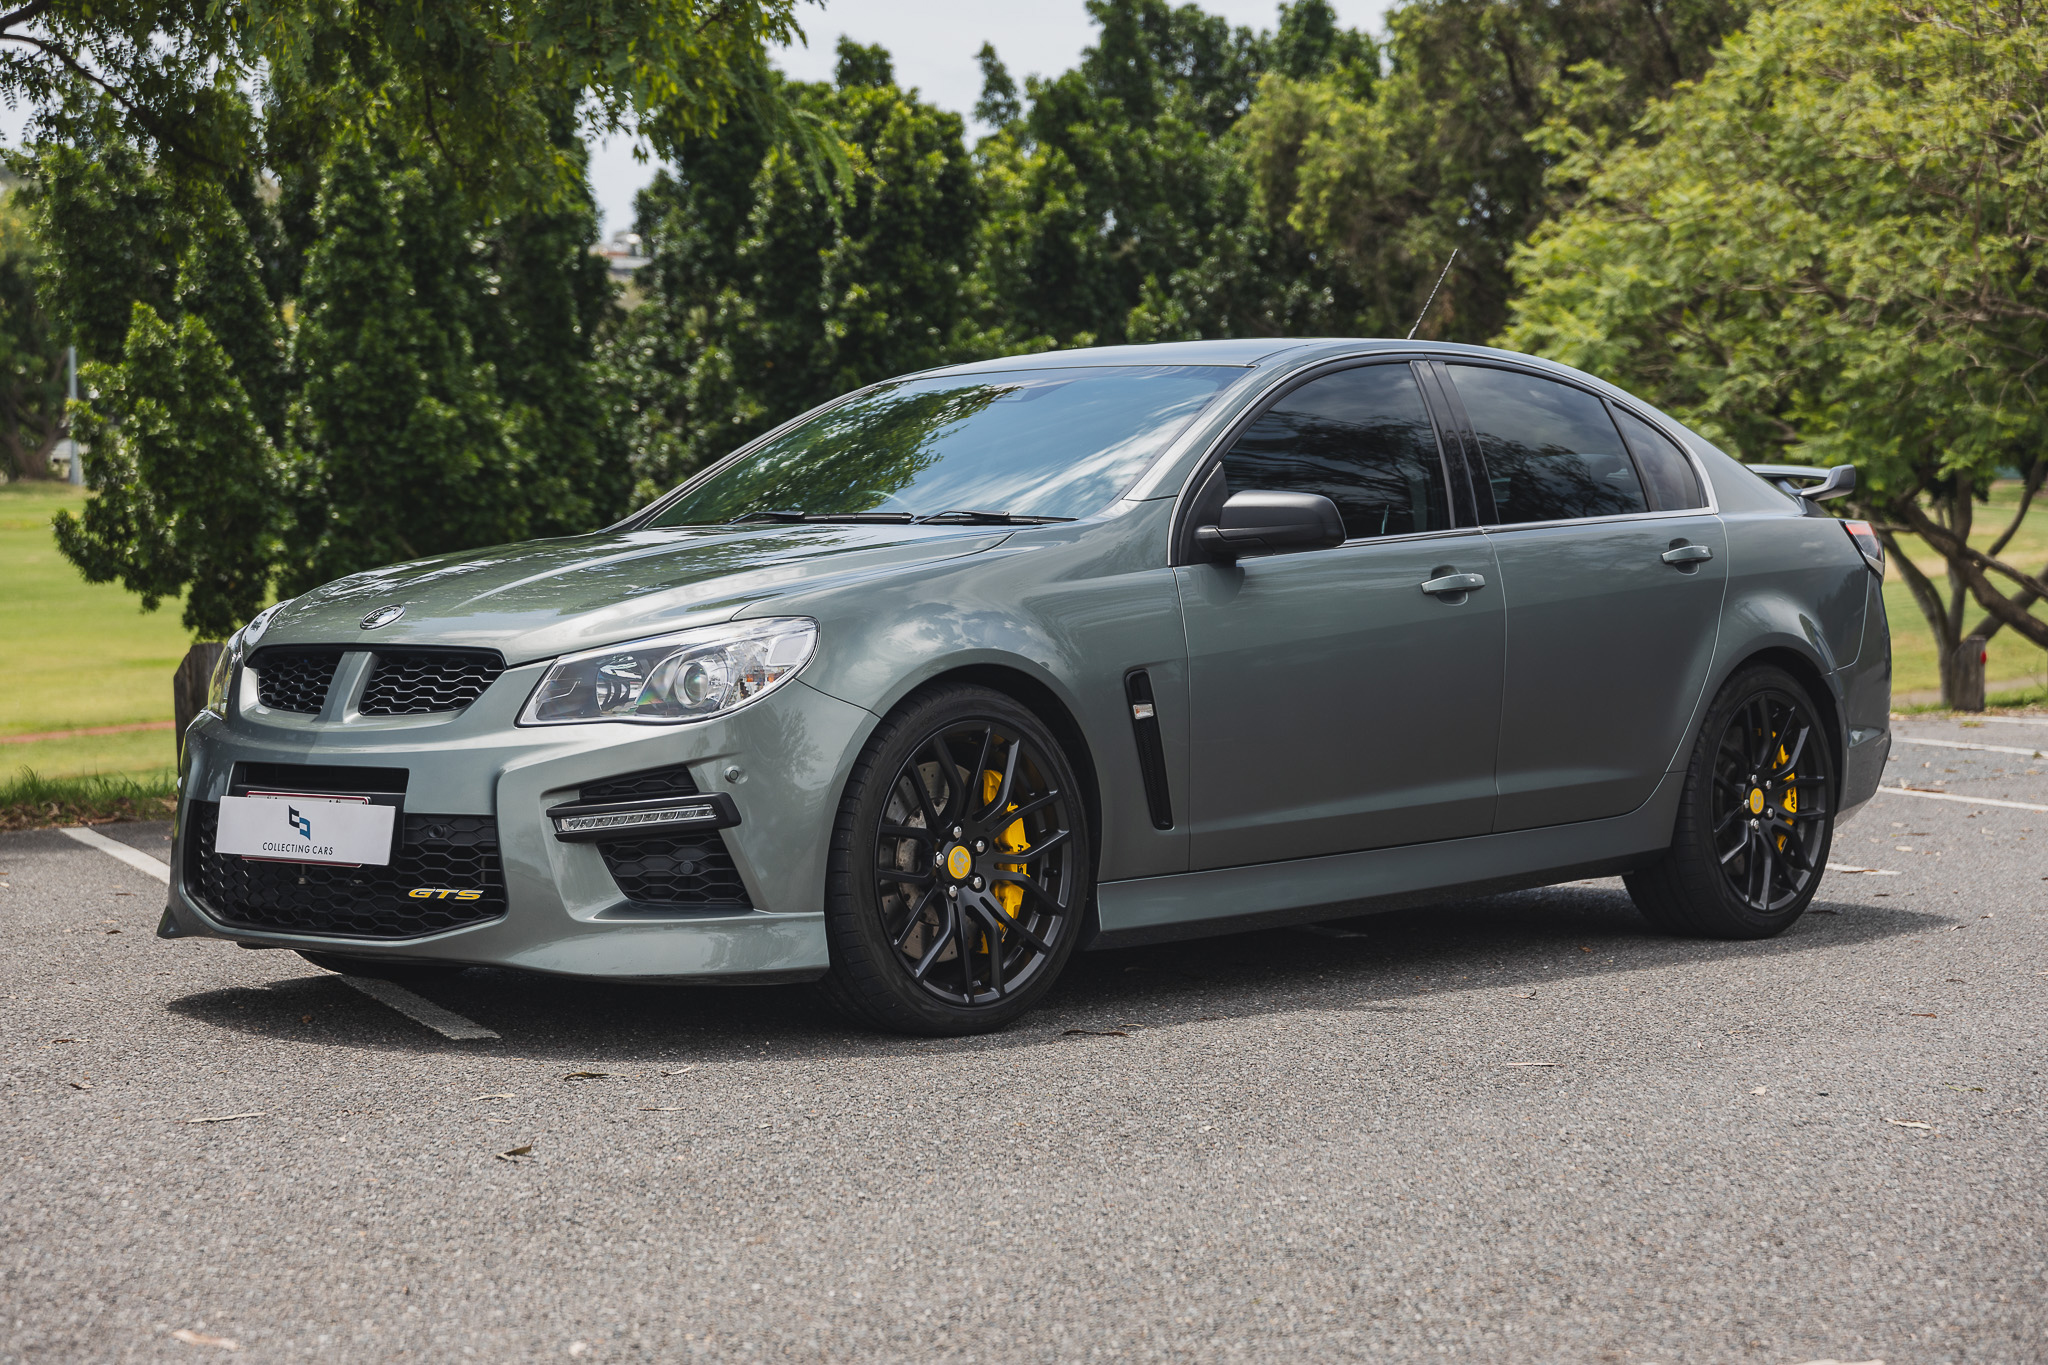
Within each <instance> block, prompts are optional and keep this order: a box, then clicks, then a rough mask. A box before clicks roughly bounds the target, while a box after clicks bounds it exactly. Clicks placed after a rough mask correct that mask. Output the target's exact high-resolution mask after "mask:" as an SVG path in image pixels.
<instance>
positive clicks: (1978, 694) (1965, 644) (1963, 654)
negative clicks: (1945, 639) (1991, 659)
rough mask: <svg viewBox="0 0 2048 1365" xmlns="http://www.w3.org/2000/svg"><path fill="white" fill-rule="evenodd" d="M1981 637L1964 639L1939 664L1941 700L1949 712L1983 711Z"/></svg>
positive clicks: (1982, 643)
mask: <svg viewBox="0 0 2048 1365" xmlns="http://www.w3.org/2000/svg"><path fill="white" fill-rule="evenodd" d="M1986 643H1987V642H1986V641H1985V639H1984V637H1983V636H1981V635H1965V636H1964V637H1963V638H1962V640H1961V641H1960V642H1959V643H1957V645H1956V647H1955V651H1954V652H1953V653H1951V654H1950V655H1949V656H1948V658H1947V659H1946V660H1944V661H1943V663H1944V666H1943V668H1942V679H1941V694H1942V700H1944V701H1946V702H1947V703H1948V705H1949V709H1950V710H1952V711H1982V710H1983V709H1984V657H1985V656H1984V646H1985V644H1986Z"/></svg>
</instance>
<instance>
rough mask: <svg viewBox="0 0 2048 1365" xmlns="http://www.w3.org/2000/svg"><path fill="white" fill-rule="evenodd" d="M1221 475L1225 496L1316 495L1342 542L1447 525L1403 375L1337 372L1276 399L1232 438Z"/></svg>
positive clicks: (1430, 436) (1438, 481)
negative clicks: (1333, 507) (1336, 523)
mask: <svg viewBox="0 0 2048 1365" xmlns="http://www.w3.org/2000/svg"><path fill="white" fill-rule="evenodd" d="M1223 472H1224V476H1225V478H1226V479H1227V480H1228V481H1229V491H1230V492H1232V493H1242V492H1247V491H1250V490H1253V489H1258V490H1261V491H1266V492H1275V493H1320V494H1322V495H1323V496H1324V497H1326V498H1328V499H1329V500H1330V501H1331V502H1334V503H1336V504H1337V511H1338V513H1339V514H1340V515H1341V516H1342V517H1343V518H1344V534H1345V536H1346V537H1347V538H1348V539H1351V540H1359V539H1363V538H1365V537H1368V536H1398V535H1408V534H1411V533H1414V532H1417V531H1444V530H1449V529H1450V525H1451V516H1450V501H1449V499H1448V498H1447V497H1446V496H1445V493H1444V467H1443V461H1442V459H1441V458H1439V456H1438V454H1437V445H1436V430H1435V428H1434V427H1432V426H1431V425H1430V421H1429V412H1428V410H1427V409H1426V408H1424V407H1423V405H1422V391H1421V390H1420V389H1419V388H1418V387H1417V386H1416V383H1415V376H1414V374H1413V373H1412V372H1411V371H1410V370H1409V368H1408V367H1407V366H1406V365H1398V364H1397V365H1361V366H1359V367H1357V368H1356V369H1349V370H1340V371H1338V372H1337V373H1336V374H1330V375H1324V376H1323V377H1322V378H1321V379H1314V380H1310V381H1309V382H1308V383H1306V384H1303V385H1302V386H1301V387H1300V388H1298V389H1295V390H1293V391H1292V392H1290V393H1287V394H1285V395H1283V396H1282V397H1281V398H1280V400H1279V401H1278V402H1276V403H1274V404H1273V406H1272V407H1270V408H1268V409H1267V410H1266V411H1265V412H1264V413H1263V414H1261V415H1260V417H1259V418H1258V420H1257V421H1255V422H1253V423H1252V424H1251V425H1250V426H1249V427H1247V428H1245V430H1244V434H1243V435H1241V436H1239V437H1238V438H1237V441H1236V443H1235V444H1234V445H1232V446H1231V448H1230V451H1229V453H1228V454H1226V455H1225V456H1224V457H1223Z"/></svg>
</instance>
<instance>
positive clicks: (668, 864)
mask: <svg viewBox="0 0 2048 1365" xmlns="http://www.w3.org/2000/svg"><path fill="white" fill-rule="evenodd" d="M698 795H701V793H700V792H699V791H698V789H697V784H696V783H695V782H693V781H691V779H690V770H689V769H688V768H685V767H682V766H680V765H678V766H676V767H673V768H652V769H649V770H647V771H645V772H637V773H625V774H623V775H621V776H619V777H608V778H605V779H604V780H603V781H600V782H589V783H585V784H584V785H583V786H582V787H581V788H579V789H578V791H577V797H578V799H579V800H583V801H644V800H647V799H649V798H652V797H659V796H698ZM597 851H598V852H599V853H600V854H602V855H603V857H604V865H605V867H606V868H607V869H609V870H610V872H611V874H612V880H613V881H614V882H617V883H618V886H619V891H620V893H621V894H623V895H624V896H625V897H626V898H627V899H628V900H631V901H636V902H638V903H640V904H642V905H658V906H688V907H690V908H691V909H710V908H717V909H721V910H745V909H748V908H749V906H748V903H747V888H746V884H745V883H744V882H742V881H741V880H740V873H739V869H738V868H737V867H735V866H733V861H732V855H731V854H730V853H728V852H726V848H725V840H723V839H722V838H720V837H719V835H718V832H717V831H716V830H702V831H698V832H696V833H690V834H657V835H651V836H643V837H641V838H637V839H606V840H603V841H601V842H600V843H599V844H598V846H597Z"/></svg>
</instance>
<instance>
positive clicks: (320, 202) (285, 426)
mask: <svg viewBox="0 0 2048 1365" xmlns="http://www.w3.org/2000/svg"><path fill="white" fill-rule="evenodd" d="M99 126H101V127H102V128H104V129H106V137H105V138H104V140H102V141H100V142H98V143H96V144H94V145H92V146H91V147H90V148H86V147H79V146H59V147H46V148H44V149H42V153H41V156H40V158H39V159H38V161H37V163H36V165H37V168H38V174H37V176H36V179H35V183H34V189H33V192H32V195H31V196H30V197H31V202H32V204H33V207H34V210H35V212H36V214H37V222H38V235H39V237H40V238H41V239H42V240H43V241H45V242H47V243H49V244H50V251H49V256H50V257H51V259H53V260H56V261H59V262H78V261H88V260H92V259H93V258H94V256H93V250H94V246H95V243H97V244H99V245H100V246H101V247H103V248H105V249H106V251H105V259H106V267H107V268H105V269H103V270H99V271H78V270H65V269H57V270H53V271H51V272H50V273H49V276H48V283H49V284H50V289H49V291H48V292H49V297H50V298H51V300H52V302H53V303H54V305H55V306H56V307H57V308H59V309H62V310H64V311H65V312H68V313H69V315H70V316H71V317H72V318H73V319H75V321H74V324H73V325H74V327H75V328H76V334H77V335H79V336H80V338H81V343H82V346H81V348H82V349H83V350H84V351H85V352H86V354H87V356H88V358H89V359H91V360H93V361H95V362H97V363H95V364H92V365H89V366H88V367H87V369H86V370H85V372H84V375H83V379H84V382H85V386H86V389H87V401H86V403H85V404H84V405H83V406H84V408H85V411H84V413H83V414H82V416H83V418H84V423H85V426H86V427H87V428H88V429H89V430H91V431H92V432H93V433H95V434H96V435H95V440H96V444H94V445H93V446H92V447H91V448H90V450H89V452H88V455H87V458H86V473H87V478H88V482H89V483H91V484H92V486H93V487H94V488H95V490H97V493H98V496H96V497H95V498H94V499H93V500H92V501H91V503H89V504H88V507H87V511H86V513H85V515H84V517H83V518H82V519H72V518H61V519H60V530H59V543H60V545H61V546H62V547H63V549H64V550H65V552H66V554H67V555H69V556H70V557H71V558H72V559H73V560H74V561H75V562H76V563H77V564H78V565H79V566H80V568H81V569H83V570H84V571H85V572H86V574H87V576H88V577H89V578H91V579H94V580H95V581H109V580H118V581H121V582H122V583H124V584H125V585H126V586H128V587H129V588H130V589H131V590H133V591H135V592H137V593H139V594H141V595H142V597H143V599H144V603H145V606H151V607H153V606H154V605H155V604H156V603H157V602H158V601H160V600H162V599H163V598H165V597H168V596H171V595H173V594H175V593H178V592H180V591H184V590H187V589H188V588H189V590H190V594H191V595H190V597H189V598H188V600H187V605H186V621H187V624H188V625H190V626H191V627H192V628H193V629H194V630H195V631H196V632H198V633H199V634H200V635H201V636H202V637H209V638H219V637H220V636H222V635H224V634H226V633H227V632H228V631H230V630H232V629H233V628H234V626H235V625H236V624H238V623H239V622H240V621H242V620H246V619H247V618H248V616H250V615H251V614H253V613H254V612H255V611H256V610H257V609H258V608H260V607H261V606H262V605H263V603H264V602H265V601H266V600H268V596H269V594H270V592H271V591H272V590H273V587H274V588H275V589H277V590H279V591H283V592H287V593H290V592H297V591H302V590H304V589H305V588H307V587H311V586H313V585H315V584H318V583H320V582H324V581H326V580H327V579H330V578H334V577H337V576H339V575H342V574H345V573H350V572H354V571H356V570H359V569H365V568H370V567H374V566H375V565H378V564H383V563H388V562H391V561H393V560H397V559H409V558H418V557H420V556H422V555H427V554H432V553H437V552H440V551H443V550H451V549H464V548H471V547H475V546H481V545H488V544H494V543H501V542H504V541H510V540H518V539H523V538H526V537H529V536H535V535H547V534H561V533H567V532H574V531H584V530H589V529H591V528H593V527H595V526H600V525H603V524H604V523H605V522H607V521H609V520H611V519H613V518H615V517H617V516H618V515H619V514H621V513H622V512H623V511H624V510H625V504H626V499H627V497H628V495H629V482H630V481H629V475H628V473H627V467H626V461H625V451H624V446H623V443H622V442H621V440H620V439H619V436H618V434H617V427H616V424H615V423H614V422H613V421H611V420H610V415H609V413H608V412H607V410H606V409H605V406H604V404H603V401H602V396H601V390H600V387H599V376H598V365H597V360H596V354H595V352H596V344H597V339H598V335H599V333H600V332H601V331H602V330H603V328H604V327H605V326H606V325H607V319H608V316H609V314H610V312H611V309H612V287H611V285H610V282H609V281H608V280H607V279H606V277H605V275H604V267H603V264H602V263H601V262H600V261H598V260H597V259H596V258H595V257H593V256H592V255H591V254H590V251H589V247H590V245H591V243H592V242H593V241H594V240H595V237H596V222H595V214H594V210H593V209H592V207H591V205H590V202H589V200H588V197H587V195H585V196H584V197H582V198H581V199H580V201H570V200H558V201H556V203H555V205H554V206H553V207H551V208H546V209H537V210H531V211H527V212H523V213H516V214H513V215H511V216H509V217H500V218H483V219H482V220H481V221H479V214H478V211H477V210H476V209H475V208H474V207H473V204H472V201H471V199H470V198H469V196H467V195H466V194H464V193H463V192H462V191H461V189H460V187H459V185H458V184H456V183H455V179H454V177H453V176H452V175H450V174H448V173H447V172H446V169H445V168H444V167H442V166H440V165H439V163H437V162H435V161H433V160H432V159H428V160H426V161H424V162H421V161H417V160H414V159H412V158H409V157H405V156H403V155H402V154H401V153H400V152H399V151H398V150H397V149H396V148H395V147H393V146H390V145H386V146H384V147H381V148H377V147H369V148H366V147H362V146H357V145H352V144H347V143H344V144H342V145H341V146H339V147H337V148H335V149H333V150H332V151H330V152H328V153H326V154H325V156H324V158H323V159H321V160H319V161H312V160H311V159H310V157H311V151H309V150H308V145H294V144H292V143H291V139H290V136H289V134H290V132H291V125H290V123H289V120H276V121H273V122H272V123H271V131H272V133H273V135H275V136H276V137H277V138H278V139H279V148H280V150H279V151H278V153H276V157H277V160H278V162H279V163H280V171H281V174H282V175H283V184H282V185H281V186H280V189H279V192H278V193H276V194H275V195H270V196H266V195H258V194H252V195H249V196H247V199H246V207H239V206H237V205H236V204H235V203H234V202H233V199H232V197H231V196H230V195H229V194H228V193H227V192H226V191H224V190H223V189H221V188H219V187H217V186H214V185H211V184H209V183H208V182H206V181H203V180H199V179H196V178H193V177H190V176H186V175H182V174H179V173H176V172H173V171H171V170H168V169H167V168H166V167H165V166H164V165H163V164H162V163H161V162H155V161H152V160H150V159H149V158H147V157H145V156H144V155H142V153H141V151H140V149H139V148H138V147H136V146H135V145H134V144H133V143H131V142H129V141H127V140H126V139H125V138H123V137H122V136H121V134H120V132H119V127H118V124H116V123H113V122H111V121H105V122H102V123H101V124H100V125H99ZM559 126H560V125H559V124H558V127H559ZM563 136H564V137H565V138H566V143H567V145H566V147H565V149H564V152H563V155H564V156H566V157H568V158H569V159H571V160H572V161H573V162H574V163H575V164H576V165H578V166H580V165H581V156H582V153H581V148H580V146H579V145H577V144H576V143H575V141H574V139H573V137H567V135H566V134H563ZM309 145H310V147H311V149H312V150H317V143H313V144H309ZM124 296H125V297H124ZM122 305H125V306H126V307H127V309H128V311H129V319H130V321H129V326H128V329H127V332H126V334H125V336H119V337H117V338H116V340H115V342H114V344H113V346H112V347H111V348H109V343H108V340H107V335H108V333H109V332H110V331H111V328H110V327H109V326H108V325H107V321H106V319H107V318H108V317H110V316H111V314H112V312H113V310H114V308H115V307H117V306H122ZM288 320H289V321H288ZM174 343H175V344H174ZM167 357H169V358H167ZM188 369H189V374H188V372H187V371H188ZM244 418H246V419H247V420H248V421H250V422H253V423H254V424H255V427H256V430H257V432H258V433H259V434H260V436H261V438H262V439H261V440H260V441H252V440H251V439H250V436H249V432H248V430H247V429H246V428H245V426H244V424H243V423H244ZM230 455H231V456H232V458H226V457H227V456H230ZM181 462H185V463H188V464H192V465H194V466H197V465H202V464H203V465H205V466H206V468H205V469H199V468H191V469H186V468H183V467H182V466H181ZM224 478H233V479H237V480H242V481H243V482H245V483H246V485H247V487H249V488H251V489H256V490H261V497H260V499H258V501H257V503H249V504H244V503H242V502H238V501H236V500H235V499H231V498H226V497H225V496H224V494H223V491H222V486H221V485H220V483H219V482H218V481H219V480H220V479H224ZM258 504H260V506H261V508H262V515H261V516H259V515H258V510H257V509H258ZM223 519H226V521H225V523H224V521H223ZM224 525H226V526H228V527H231V530H224V529H223V526H224ZM223 536H226V537H227V539H229V540H232V541H233V545H232V547H230V546H229V545H227V544H226V543H222V544H214V543H213V541H214V540H219V539H221V537H223ZM230 559H232V562H230ZM258 564H260V565H261V571H260V572H259V571H258V570H257V569H256V568H254V567H252V566H254V565H258Z"/></svg>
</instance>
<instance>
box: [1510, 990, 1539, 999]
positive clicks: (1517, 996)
mask: <svg viewBox="0 0 2048 1365" xmlns="http://www.w3.org/2000/svg"><path fill="white" fill-rule="evenodd" d="M1535 998H1536V992H1534V991H1530V992H1529V993H1528V994H1527V995H1523V994H1522V993H1521V992H1519V991H1517V992H1516V993H1515V999H1517V1000H1534V999H1535Z"/></svg>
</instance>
